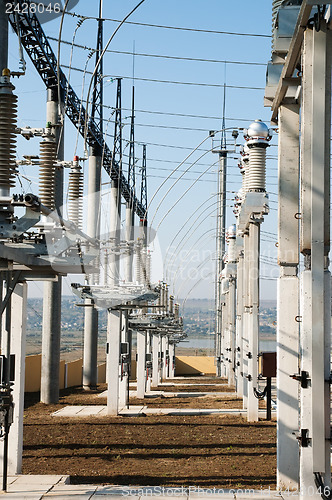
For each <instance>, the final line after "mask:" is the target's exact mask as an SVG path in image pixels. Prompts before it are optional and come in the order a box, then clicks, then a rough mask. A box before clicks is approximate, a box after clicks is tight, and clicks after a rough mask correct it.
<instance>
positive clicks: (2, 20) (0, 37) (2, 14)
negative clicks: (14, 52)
mask: <svg viewBox="0 0 332 500" xmlns="http://www.w3.org/2000/svg"><path fill="white" fill-rule="evenodd" d="M0 47H1V49H0V75H2V70H3V69H5V68H8V16H7V14H6V2H5V0H1V1H0Z"/></svg>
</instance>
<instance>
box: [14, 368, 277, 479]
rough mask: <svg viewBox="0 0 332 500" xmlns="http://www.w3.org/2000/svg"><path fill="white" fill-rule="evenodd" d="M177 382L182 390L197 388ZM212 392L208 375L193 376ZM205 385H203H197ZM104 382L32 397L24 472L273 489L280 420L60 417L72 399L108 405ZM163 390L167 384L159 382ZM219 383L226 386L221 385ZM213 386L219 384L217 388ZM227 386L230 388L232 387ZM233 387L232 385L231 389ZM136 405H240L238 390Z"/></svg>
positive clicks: (73, 402)
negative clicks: (42, 399)
mask: <svg viewBox="0 0 332 500" xmlns="http://www.w3.org/2000/svg"><path fill="white" fill-rule="evenodd" d="M184 382H186V381H183V380H181V381H178V382H177V384H176V386H175V387H172V390H173V389H174V392H177V391H179V390H180V388H181V389H182V392H189V391H191V387H188V386H182V387H181V385H180V384H181V383H184ZM189 382H190V383H192V384H197V385H193V388H194V387H196V389H197V390H199V391H201V392H208V388H209V387H210V388H211V387H213V386H204V382H205V383H215V382H216V380H215V379H209V378H207V377H204V378H202V377H201V378H200V379H189V380H188V383H189ZM198 384H199V385H198ZM104 389H105V386H100V387H99V388H98V391H96V392H89V393H85V392H83V391H82V390H81V389H78V388H77V389H70V390H69V389H67V390H64V391H62V392H61V398H60V402H59V404H56V405H49V406H46V405H44V404H42V403H39V402H38V401H39V395H38V394H30V395H27V397H26V411H25V417H24V453H23V473H24V474H36V473H39V474H69V475H70V476H71V482H73V483H95V484H96V483H98V484H121V485H141V486H144V485H151V486H153V485H155V486H190V485H195V486H201V487H214V486H215V487H220V488H222V487H224V488H230V487H234V488H243V487H246V488H260V487H264V488H267V487H269V486H270V487H271V488H275V474H276V430H275V422H266V421H264V420H261V421H260V422H258V423H254V424H248V423H247V422H246V420H245V419H244V418H242V417H237V416H231V415H204V416H193V415H192V416H167V415H162V416H159V415H158V416H157V415H153V416H152V415H148V416H147V415H145V416H141V417H120V416H119V417H90V418H71V419H69V418H61V417H52V416H51V413H52V412H54V411H56V410H58V409H60V408H62V407H64V406H67V405H88V404H92V405H96V404H105V403H106V399H105V398H100V397H97V395H98V394H99V393H100V392H101V391H103V390H104ZM158 389H159V390H160V389H161V390H165V386H162V387H159V388H158ZM220 389H221V388H220ZM214 390H215V389H214ZM228 391H229V389H228ZM228 391H227V392H228ZM130 404H144V405H145V406H155V407H161V406H165V407H172V408H181V407H182V408H234V407H235V408H241V406H242V402H241V401H240V400H237V399H236V396H235V394H234V397H233V396H231V397H230V396H225V398H224V397H218V396H217V397H215V396H214V397H213V395H212V397H207V398H205V397H204V398H201V397H194V398H185V397H181V398H161V397H158V398H145V399H144V401H142V400H138V399H134V398H131V401H130Z"/></svg>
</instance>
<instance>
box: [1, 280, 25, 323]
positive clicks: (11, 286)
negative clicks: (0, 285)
mask: <svg viewBox="0 0 332 500" xmlns="http://www.w3.org/2000/svg"><path fill="white" fill-rule="evenodd" d="M20 276H21V271H15V273H14V276H13V278H11V277H10V276H9V279H8V280H7V282H9V283H10V284H9V287H8V288H7V293H6V296H5V298H4V299H3V301H2V302H1V306H0V317H1V316H2V314H3V312H4V310H5V309H6V307H7V304H8V302H9V299H10V297H11V296H12V293H13V291H14V290H15V286H16V285H17V283H18V281H19V279H20Z"/></svg>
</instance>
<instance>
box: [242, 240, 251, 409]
mask: <svg viewBox="0 0 332 500" xmlns="http://www.w3.org/2000/svg"><path fill="white" fill-rule="evenodd" d="M243 251H244V262H243V267H244V269H243V317H242V321H243V328H242V335H243V337H242V370H243V377H242V381H243V390H242V393H243V409H244V410H246V409H247V407H248V354H249V328H250V326H249V312H250V307H249V233H247V232H246V233H245V234H244V236H243Z"/></svg>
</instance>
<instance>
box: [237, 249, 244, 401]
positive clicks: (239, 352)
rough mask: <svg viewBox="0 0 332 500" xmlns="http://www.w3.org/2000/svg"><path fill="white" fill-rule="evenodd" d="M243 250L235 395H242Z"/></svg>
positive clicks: (240, 268)
mask: <svg viewBox="0 0 332 500" xmlns="http://www.w3.org/2000/svg"><path fill="white" fill-rule="evenodd" d="M243 267H244V265H243V252H242V251H241V252H240V253H239V260H238V264H237V294H236V334H235V375H236V395H237V397H238V398H242V396H243V362H242V355H243V346H242V328H243Z"/></svg>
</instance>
